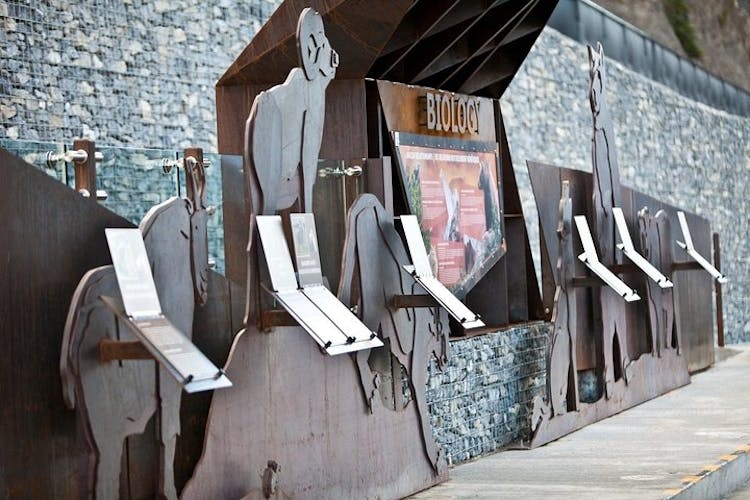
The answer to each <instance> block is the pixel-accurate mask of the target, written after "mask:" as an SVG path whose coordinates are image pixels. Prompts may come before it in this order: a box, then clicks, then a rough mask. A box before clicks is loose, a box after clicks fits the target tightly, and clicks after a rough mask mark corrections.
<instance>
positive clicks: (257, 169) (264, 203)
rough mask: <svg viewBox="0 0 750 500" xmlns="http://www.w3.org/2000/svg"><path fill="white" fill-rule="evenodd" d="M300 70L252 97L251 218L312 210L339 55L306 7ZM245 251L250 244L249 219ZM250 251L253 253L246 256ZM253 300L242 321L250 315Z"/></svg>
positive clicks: (253, 269)
mask: <svg viewBox="0 0 750 500" xmlns="http://www.w3.org/2000/svg"><path fill="white" fill-rule="evenodd" d="M297 48H298V55H299V62H300V67H296V68H293V69H292V70H291V71H290V72H289V75H288V76H287V78H286V81H284V83H282V84H280V85H276V86H275V87H272V88H271V89H269V90H267V91H265V92H261V93H260V94H258V96H257V97H256V98H255V101H254V102H253V106H252V108H251V110H250V116H249V117H248V119H247V122H246V125H245V157H244V162H245V168H244V171H245V185H246V191H247V198H248V200H249V201H250V212H251V214H252V215H273V214H276V213H277V211H278V210H282V209H286V208H289V207H291V206H292V205H294V204H295V201H298V202H300V205H301V206H302V207H303V208H304V211H305V212H308V213H311V212H312V202H313V186H314V185H315V177H316V174H317V165H318V154H319V153H320V145H321V143H322V139H323V121H324V118H325V92H326V88H327V87H328V84H329V83H330V82H331V80H333V78H334V76H335V75H336V68H337V67H338V64H339V58H338V53H337V52H336V51H335V50H333V49H332V48H331V46H330V43H329V42H328V38H326V35H325V30H324V26H323V19H322V17H321V16H320V14H319V13H318V12H316V11H314V10H313V9H310V8H305V9H303V10H302V13H301V14H300V17H299V21H298V23H297ZM249 234H250V239H249V243H248V251H249V252H250V251H251V250H252V247H253V245H254V244H255V221H254V219H253V218H252V216H251V221H250V233H249ZM250 253H252V252H250ZM250 259H251V262H249V265H248V277H247V279H248V289H249V290H251V289H253V287H255V286H257V283H256V282H257V280H256V277H257V276H258V268H257V263H256V262H254V261H253V259H254V257H253V256H252V255H251V256H250ZM257 300H259V299H258V298H257V297H253V298H252V300H251V301H250V304H248V311H247V312H246V322H247V321H248V318H252V317H255V314H256V312H257V307H256V305H255V304H254V302H257Z"/></svg>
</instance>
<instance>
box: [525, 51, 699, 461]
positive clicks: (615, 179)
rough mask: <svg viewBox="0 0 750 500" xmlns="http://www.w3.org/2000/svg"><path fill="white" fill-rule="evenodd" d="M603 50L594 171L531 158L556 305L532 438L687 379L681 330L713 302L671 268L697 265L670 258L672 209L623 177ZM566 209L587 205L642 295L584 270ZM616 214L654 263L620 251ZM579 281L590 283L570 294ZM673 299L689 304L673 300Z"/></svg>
mask: <svg viewBox="0 0 750 500" xmlns="http://www.w3.org/2000/svg"><path fill="white" fill-rule="evenodd" d="M602 58H603V53H602V48H601V45H599V46H598V48H597V50H596V51H594V50H593V49H591V48H589V59H590V63H591V73H590V77H591V81H590V83H591V86H590V99H591V110H592V113H593V117H594V135H593V149H592V160H593V173H592V174H589V173H586V172H581V171H576V170H572V169H566V168H557V167H553V166H549V165H542V164H538V163H534V162H528V168H529V177H530V178H531V184H532V189H533V191H534V197H535V199H536V203H537V210H538V213H539V217H540V232H541V236H542V275H543V280H542V281H543V287H544V303H545V306H546V307H549V308H550V309H551V310H552V321H553V322H554V330H553V334H552V336H551V338H550V346H549V354H548V358H547V359H548V367H547V376H548V380H547V384H548V385H547V387H548V392H547V398H546V399H547V400H546V401H544V400H542V398H537V399H535V400H534V403H533V411H532V422H531V427H532V429H533V430H534V435H533V437H532V439H531V442H530V446H531V447H535V446H540V445H542V444H545V443H547V442H549V441H552V440H554V439H557V438H559V437H560V436H563V435H565V434H568V433H570V432H572V431H574V430H576V429H579V428H581V427H584V426H585V425H588V424H590V423H592V422H595V421H597V420H601V419H602V418H605V417H607V416H609V415H613V414H614V413H617V412H619V411H622V410H624V409H627V408H629V407H631V406H634V405H636V404H639V403H641V402H643V401H647V400H649V399H651V398H654V397H656V396H659V395H661V394H664V393H665V392H667V391H670V390H672V389H674V388H676V387H680V386H682V385H684V384H687V383H689V381H690V376H689V374H688V370H687V368H688V362H687V360H686V356H684V351H683V350H682V347H681V346H682V338H681V334H680V332H681V331H684V329H685V328H687V329H691V328H693V327H692V326H691V325H693V324H695V325H702V321H703V320H702V318H703V317H704V316H706V315H707V314H708V315H710V311H711V303H710V298H709V299H708V300H706V298H708V297H710V295H706V293H707V292H708V291H707V290H706V289H705V288H704V285H705V281H706V280H705V279H703V281H702V282H698V281H695V280H700V279H701V278H705V277H704V276H695V275H692V274H691V275H679V274H678V275H673V271H675V270H678V269H679V270H691V269H697V268H698V267H697V266H693V267H690V266H688V265H687V264H691V265H692V263H675V262H673V257H672V247H673V241H671V239H670V238H671V236H670V234H669V232H670V231H669V229H670V225H671V224H676V218H677V210H676V209H674V208H673V207H669V206H667V205H665V204H664V203H662V202H660V201H658V200H655V199H653V198H650V197H649V196H646V195H644V194H641V193H638V192H635V191H633V190H631V189H629V188H627V187H624V186H620V181H619V175H618V169H617V159H616V153H615V150H614V134H613V130H612V121H611V117H610V116H609V114H608V111H607V107H606V103H605V100H604V97H603V91H604V88H605V87H604V84H605V79H604V74H603V59H602ZM568 198H569V200H568ZM556 200H560V202H559V206H558V212H557V213H558V214H559V215H558V218H557V220H555V219H554V218H553V216H552V214H553V213H555V209H554V205H553V203H555V201H556ZM592 201H593V206H592ZM646 206H648V207H658V209H659V210H658V212H657V215H656V216H655V217H652V216H651V215H650V213H649V212H648V209H646V208H643V209H642V210H640V212H638V214H637V215H636V210H635V209H634V207H646ZM568 210H571V211H572V213H573V214H576V215H577V214H583V213H587V212H588V216H589V219H590V220H593V221H594V222H595V229H596V234H595V235H594V237H593V240H594V243H595V246H598V250H597V251H596V252H597V253H598V254H599V256H600V260H601V264H603V265H605V266H606V269H607V270H608V272H610V273H613V274H615V275H621V276H623V281H624V282H626V283H628V286H632V285H635V286H637V287H639V290H642V289H643V288H646V297H647V299H648V300H640V301H635V302H631V303H629V305H627V306H626V305H625V301H624V300H623V298H622V297H619V296H617V295H616V294H615V293H614V292H613V291H612V290H610V289H609V288H608V287H607V286H605V284H604V283H602V282H601V281H599V280H598V279H595V278H592V277H588V276H585V275H583V272H582V271H583V270H584V269H585V268H584V267H583V266H581V264H580V263H579V262H577V259H573V258H572V256H573V249H574V247H573V242H572V239H571V236H567V239H566V235H568V234H569V218H570V212H568ZM669 213H672V214H673V216H670V215H668V214H669ZM615 215H617V216H618V217H619V218H620V219H619V220H620V233H619V234H620V237H621V239H623V243H622V245H621V246H622V248H623V249H624V248H625V247H626V246H627V248H628V251H631V250H632V253H631V255H633V256H634V255H636V254H639V253H640V255H643V256H644V258H645V259H646V260H647V261H648V262H649V263H650V264H651V265H652V266H653V267H654V268H655V270H654V271H656V272H651V271H648V272H647V270H646V268H645V266H644V265H643V263H641V264H640V265H638V264H636V263H635V262H634V263H633V264H630V263H622V262H620V261H619V260H618V254H617V253H616V251H615V249H616V247H615V243H616V241H617V240H616V239H615V229H616V222H615V219H616V217H615ZM690 217H691V218H692V220H693V224H694V225H695V227H701V237H700V239H701V242H702V244H703V243H705V242H706V241H707V240H708V239H709V238H710V232H709V231H708V224H707V222H706V221H705V220H703V219H700V218H698V217H697V216H694V215H690ZM584 220H585V219H584ZM628 226H630V227H631V228H632V227H638V228H639V234H640V238H638V241H636V242H632V241H630V236H629V235H630V234H631V233H630V232H628ZM625 239H627V242H625ZM626 243H627V245H626ZM577 244H578V243H576V245H577ZM636 247H640V248H636ZM636 260H637V259H636ZM677 264H680V265H679V266H677ZM665 274H666V275H667V276H671V280H672V281H670V280H669V279H667V277H666V276H665ZM672 282H673V283H672ZM672 285H673V286H674V290H675V292H674V293H673V292H672V290H673V289H672V288H671V286H672ZM580 288H584V289H586V288H590V289H591V291H590V292H589V293H586V290H580V291H579V292H577V293H576V290H577V289H580ZM571 299H572V300H571ZM678 303H682V304H684V305H686V306H688V307H678ZM566 315H567V317H566ZM571 315H574V316H571ZM573 318H574V319H575V321H571V319H573ZM696 328H701V329H702V330H701V332H700V335H701V340H700V344H703V343H704V342H705V341H704V340H703V339H705V338H706V337H708V338H711V333H712V332H711V330H710V326H709V327H708V329H705V328H703V327H702V326H697V327H696ZM566 329H567V330H566ZM693 329H694V328H693ZM568 342H569V343H568ZM569 346H570V351H568V349H569ZM630 359H632V360H633V361H632V362H631V361H629V360H630ZM584 371H588V372H589V373H591V372H593V373H594V374H596V375H597V376H598V377H599V380H598V381H599V384H598V386H597V389H600V388H601V387H602V386H603V388H604V391H603V394H602V391H600V390H595V391H591V390H589V391H587V393H586V394H585V395H584V392H583V389H579V388H578V387H577V383H576V379H575V375H576V373H578V375H579V378H580V374H581V372H584ZM616 375H621V376H619V377H618V376H616ZM602 382H603V383H602ZM576 390H577V391H579V392H576ZM584 396H585V397H584Z"/></svg>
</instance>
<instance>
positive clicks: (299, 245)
mask: <svg viewBox="0 0 750 500" xmlns="http://www.w3.org/2000/svg"><path fill="white" fill-rule="evenodd" d="M289 219H290V221H291V226H292V242H293V245H294V256H295V260H296V262H297V276H298V280H299V284H300V288H301V290H302V294H303V295H304V296H305V297H307V299H308V300H310V302H312V303H313V304H315V305H316V306H317V307H318V309H320V310H321V311H322V312H323V314H325V315H326V316H327V317H328V318H329V319H330V320H331V321H332V322H333V323H334V324H335V325H336V326H337V327H338V328H339V329H340V330H342V331H343V332H346V334H347V336H349V337H353V338H354V339H356V342H355V343H356V345H357V347H359V348H360V349H369V348H371V347H380V346H382V345H383V343H382V342H381V341H380V339H378V338H377V335H376V334H375V332H373V331H371V330H370V329H369V328H367V326H366V325H365V324H364V323H362V321H360V320H359V318H358V317H357V316H355V315H354V313H352V311H351V310H350V309H349V308H348V307H346V306H345V305H344V304H343V303H342V302H341V301H340V300H339V299H338V298H337V297H336V296H335V295H334V294H332V293H331V292H330V291H329V290H328V288H326V287H325V285H324V284H323V273H322V271H321V266H320V253H319V250H318V233H317V230H316V228H315V216H314V215H313V214H309V213H304V214H291V215H290V216H289Z"/></svg>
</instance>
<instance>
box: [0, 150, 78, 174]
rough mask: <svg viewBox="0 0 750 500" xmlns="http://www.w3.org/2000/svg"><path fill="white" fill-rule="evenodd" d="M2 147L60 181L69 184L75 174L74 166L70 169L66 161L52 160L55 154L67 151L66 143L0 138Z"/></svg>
mask: <svg viewBox="0 0 750 500" xmlns="http://www.w3.org/2000/svg"><path fill="white" fill-rule="evenodd" d="M0 147H2V148H5V149H7V150H8V151H10V152H11V153H13V154H14V155H16V156H19V157H21V158H23V159H24V160H25V161H26V162H28V163H31V164H32V165H34V166H36V167H37V168H39V170H42V171H43V172H45V173H47V174H48V175H50V176H51V177H54V178H55V179H57V180H58V181H60V182H63V183H66V184H67V180H68V177H69V176H70V177H72V175H73V169H72V166H70V168H69V169H68V165H67V164H66V163H65V162H64V161H52V160H54V156H55V155H62V153H64V152H65V145H64V144H61V143H57V142H42V141H22V140H12V139H0Z"/></svg>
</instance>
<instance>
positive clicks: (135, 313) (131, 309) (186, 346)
mask: <svg viewBox="0 0 750 500" xmlns="http://www.w3.org/2000/svg"><path fill="white" fill-rule="evenodd" d="M105 233H106V236H107V243H108V245H109V251H110V254H111V255H112V263H113V264H114V268H115V274H116V276H117V283H118V285H119V288H120V294H121V296H122V302H123V304H124V306H125V315H126V318H125V319H127V321H126V323H127V324H128V325H129V326H130V327H131V329H132V330H133V333H135V335H136V337H138V339H139V340H140V341H141V343H142V344H143V346H144V347H145V348H146V350H147V351H148V352H149V353H150V354H151V355H152V356H153V357H154V358H155V359H156V360H157V361H158V362H159V363H161V364H162V365H163V366H164V367H165V368H166V369H167V371H168V372H169V373H170V374H171V375H172V376H173V377H174V378H175V379H177V381H178V382H179V383H180V384H181V385H182V388H183V389H184V390H185V391H186V392H189V393H193V392H199V391H206V390H213V389H222V388H224V387H230V386H231V385H232V383H231V382H230V381H229V379H228V378H227V377H226V375H224V371H223V370H221V369H219V368H218V367H217V366H216V365H214V364H213V363H212V362H211V360H210V359H208V358H207V357H206V356H205V355H204V354H203V353H202V352H201V351H200V350H199V349H198V348H197V347H196V346H195V345H194V344H193V343H192V342H191V341H190V339H189V338H188V337H187V336H186V335H185V334H184V333H183V332H181V331H180V330H179V329H178V328H177V327H175V326H174V325H173V324H172V322H171V321H169V319H167V317H166V316H164V314H163V312H162V308H161V304H160V303H159V297H158V294H157V291H156V285H155V283H154V277H153V275H152V274H151V266H150V265H149V260H148V255H147V254H146V246H145V245H144V243H143V236H142V235H141V231H140V230H139V229H135V228H133V229H112V228H107V229H106V230H105ZM108 305H109V303H108ZM110 307H112V306H110Z"/></svg>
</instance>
